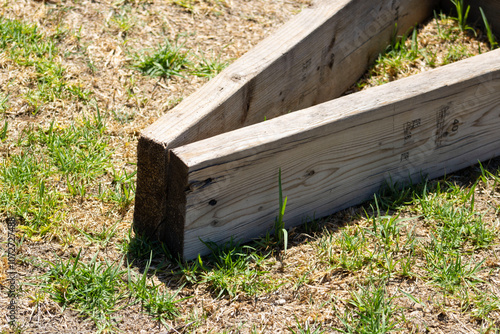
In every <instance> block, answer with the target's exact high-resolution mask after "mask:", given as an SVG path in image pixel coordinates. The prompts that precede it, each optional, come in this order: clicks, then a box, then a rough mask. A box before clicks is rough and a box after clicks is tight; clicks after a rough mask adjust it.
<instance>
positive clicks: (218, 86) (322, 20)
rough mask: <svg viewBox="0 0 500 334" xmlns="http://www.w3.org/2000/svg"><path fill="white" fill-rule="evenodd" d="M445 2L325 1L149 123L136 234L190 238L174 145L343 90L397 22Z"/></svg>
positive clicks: (142, 148)
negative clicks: (171, 219)
mask: <svg viewBox="0 0 500 334" xmlns="http://www.w3.org/2000/svg"><path fill="white" fill-rule="evenodd" d="M438 2H439V1H438V0H381V1H377V2H376V3H375V2H373V1H365V0H336V1H331V0H323V1H320V2H318V3H317V4H316V5H315V6H314V7H312V8H306V9H304V10H303V11H302V12H301V13H300V14H298V15H297V16H296V17H295V18H293V19H292V20H291V21H289V22H288V23H286V24H285V25H284V26H283V27H282V28H280V29H279V30H278V31H277V32H275V33H274V34H273V35H271V36H270V37H268V38H267V39H265V40H264V41H263V42H261V43H260V44H259V45H257V46H256V47H255V48H254V49H252V50H251V51H249V52H248V53H247V54H245V55H244V56H242V57H241V58H240V59H238V60H237V61H236V62H235V63H233V64H232V65H230V66H229V67H228V68H226V69H225V70H224V71H223V72H222V73H221V74H219V75H218V76H217V77H216V78H214V79H212V80H211V81H210V82H209V83H208V84H206V85H205V86H204V87H202V88H201V89H200V90H198V91H197V92H195V93H194V94H192V95H191V96H189V97H188V98H187V99H185V100H184V101H183V102H182V103H180V104H179V105H178V106H177V107H176V108H174V109H173V110H172V111H170V112H168V113H167V114H166V115H164V116H163V117H162V118H160V119H159V120H158V121H157V122H155V123H154V124H153V125H151V126H150V127H148V128H146V129H145V130H144V131H143V132H142V134H141V138H140V139H139V144H138V162H137V191H136V198H135V212H134V228H135V230H136V232H138V233H139V234H142V235H145V236H149V237H152V238H156V239H160V240H162V241H166V242H167V243H168V244H182V240H178V239H177V238H178V237H179V236H181V235H182V234H181V233H179V231H180V230H176V231H175V233H171V232H172V230H171V229H172V228H173V229H177V228H180V227H178V226H177V225H176V226H170V225H169V224H167V223H166V218H167V217H168V216H169V215H172V214H175V212H177V208H176V207H173V208H172V207H171V205H174V204H172V203H173V202H172V201H170V199H169V197H168V193H169V192H170V190H169V185H168V183H169V180H171V179H172V177H171V176H170V175H169V174H170V172H169V150H170V149H172V148H174V147H178V146H180V145H185V144H188V143H191V142H194V141H197V140H201V139H205V138H209V137H211V136H214V135H218V134H221V133H224V132H226V131H231V130H234V129H238V128H241V127H244V126H248V125H251V124H255V123H258V122H260V121H262V120H264V119H265V118H267V119H271V118H274V117H276V116H280V115H283V114H286V113H288V112H290V111H295V110H300V109H303V108H306V107H309V106H312V105H315V104H318V103H321V102H325V101H328V100H330V99H332V98H335V97H338V96H340V95H341V94H342V93H343V92H344V91H345V90H346V89H347V88H348V87H349V86H350V85H352V84H353V83H354V82H356V80H357V79H358V78H359V77H360V76H361V75H362V74H363V73H364V72H365V70H366V69H367V67H368V66H369V64H370V63H371V62H372V61H373V60H374V59H375V57H376V56H377V55H378V54H379V52H381V51H382V50H383V49H384V48H385V47H386V45H387V44H388V42H389V41H390V39H391V36H392V35H393V33H394V27H395V24H396V23H397V27H398V32H397V33H398V34H401V33H404V32H406V31H407V30H408V29H409V28H410V27H412V26H413V25H414V24H416V23H418V22H420V21H421V20H423V19H424V18H426V17H428V16H430V14H431V13H432V9H433V7H434V6H435V5H436V4H437V3H438ZM176 182H177V180H174V185H173V187H176V184H177V183H176ZM172 191H174V190H172ZM174 192H175V191H174ZM175 205H176V204H175Z"/></svg>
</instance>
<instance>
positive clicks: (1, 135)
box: [0, 120, 9, 143]
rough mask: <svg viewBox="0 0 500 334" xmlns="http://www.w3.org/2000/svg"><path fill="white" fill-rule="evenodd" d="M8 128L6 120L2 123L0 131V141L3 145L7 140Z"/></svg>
mask: <svg viewBox="0 0 500 334" xmlns="http://www.w3.org/2000/svg"><path fill="white" fill-rule="evenodd" d="M8 127H9V123H8V122H7V120H6V121H5V122H4V123H3V126H2V128H1V129H0V141H1V142H2V143H3V142H4V141H5V140H6V139H7V129H8Z"/></svg>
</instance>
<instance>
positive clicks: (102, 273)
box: [43, 251, 126, 332]
mask: <svg viewBox="0 0 500 334" xmlns="http://www.w3.org/2000/svg"><path fill="white" fill-rule="evenodd" d="M80 255H81V251H80V252H79V253H78V255H77V256H76V258H75V259H72V260H68V261H66V262H64V261H58V262H55V263H49V265H50V269H49V270H48V272H47V273H46V274H45V275H44V277H43V279H44V281H45V287H44V288H45V291H46V292H47V293H49V295H50V297H51V298H52V299H53V300H54V301H56V302H57V303H59V304H60V305H61V306H62V307H63V310H64V309H65V308H67V307H72V308H74V309H75V310H76V311H77V312H79V313H80V314H81V315H84V316H88V317H90V318H91V319H92V320H93V321H94V322H95V324H96V326H97V328H98V330H99V331H100V332H101V331H103V330H105V329H107V328H110V327H111V328H112V327H113V324H112V323H113V318H112V314H113V313H115V312H116V311H117V310H118V309H119V308H120V307H125V306H126V304H123V303H122V302H124V300H125V297H126V295H125V292H124V291H123V287H124V286H125V282H124V281H123V276H124V274H125V271H124V270H122V269H121V268H120V265H119V264H116V263H114V264H113V263H108V262H106V261H104V262H103V261H97V256H98V254H97V253H96V254H95V255H94V256H93V257H92V259H91V260H90V261H89V262H88V263H85V262H82V261H80Z"/></svg>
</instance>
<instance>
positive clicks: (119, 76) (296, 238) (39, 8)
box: [0, 0, 500, 333]
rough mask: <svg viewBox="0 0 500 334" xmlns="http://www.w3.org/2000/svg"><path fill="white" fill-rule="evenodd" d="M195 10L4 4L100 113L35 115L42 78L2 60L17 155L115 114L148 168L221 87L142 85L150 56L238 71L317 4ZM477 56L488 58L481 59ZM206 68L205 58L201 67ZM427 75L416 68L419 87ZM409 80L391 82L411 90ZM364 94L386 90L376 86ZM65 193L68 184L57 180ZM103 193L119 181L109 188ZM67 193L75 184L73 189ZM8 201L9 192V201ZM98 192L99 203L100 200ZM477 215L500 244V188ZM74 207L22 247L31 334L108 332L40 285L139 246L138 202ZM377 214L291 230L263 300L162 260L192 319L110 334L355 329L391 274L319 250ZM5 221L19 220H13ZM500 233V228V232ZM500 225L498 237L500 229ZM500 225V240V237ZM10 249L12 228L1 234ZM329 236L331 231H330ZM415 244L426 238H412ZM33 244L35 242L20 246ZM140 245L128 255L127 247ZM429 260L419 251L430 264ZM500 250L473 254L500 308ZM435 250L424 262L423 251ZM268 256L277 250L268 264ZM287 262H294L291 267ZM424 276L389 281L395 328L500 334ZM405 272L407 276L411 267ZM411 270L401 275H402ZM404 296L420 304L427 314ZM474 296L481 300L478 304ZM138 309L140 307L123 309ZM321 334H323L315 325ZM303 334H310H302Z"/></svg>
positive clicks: (65, 106) (113, 0) (100, 0)
mask: <svg viewBox="0 0 500 334" xmlns="http://www.w3.org/2000/svg"><path fill="white" fill-rule="evenodd" d="M178 3H188V4H192V7H191V9H189V8H185V7H182V6H181V5H179V4H176V3H174V1H173V0H172V1H169V0H46V1H35V0H0V16H1V17H5V18H8V19H15V20H20V21H23V22H30V23H35V24H36V25H37V26H38V27H39V29H40V31H41V32H42V33H43V34H44V35H45V36H53V37H54V38H55V40H57V43H58V49H59V54H58V61H59V62H60V64H61V65H62V66H63V67H64V68H65V69H66V71H65V73H64V76H65V80H66V81H67V82H68V83H72V84H75V85H77V86H79V87H81V89H82V90H86V91H89V92H91V101H90V102H82V101H80V100H78V99H70V98H58V99H55V100H54V101H51V102H47V103H44V104H43V105H40V106H34V105H32V104H30V103H28V102H27V100H26V93H27V91H28V90H30V89H32V88H33V86H34V82H35V78H36V73H35V70H34V69H33V67H26V66H21V65H19V64H16V63H15V62H13V61H12V60H11V59H9V58H8V57H5V56H4V55H3V54H2V53H0V91H1V92H2V93H3V94H4V95H5V96H8V97H9V101H8V108H7V109H6V110H5V111H4V114H3V117H4V118H5V119H6V120H8V121H9V140H8V141H7V142H5V143H3V142H2V143H1V144H0V145H1V149H0V152H1V153H2V156H3V157H8V156H9V155H11V154H14V153H15V152H17V151H19V150H20V148H19V147H18V146H16V145H15V143H16V140H17V138H19V137H20V136H21V135H22V133H23V130H24V129H26V128H27V127H30V126H34V125H36V126H41V127H44V128H46V127H48V126H50V123H51V121H53V120H57V123H58V124H59V125H61V126H64V125H65V124H70V123H71V122H73V121H74V120H75V119H77V118H78V117H80V116H81V115H92V114H94V113H95V112H96V110H99V111H100V112H101V113H102V114H103V115H105V118H106V123H107V128H106V136H108V137H109V145H110V147H112V148H113V150H114V151H113V154H112V156H111V159H112V162H113V165H114V166H115V167H116V168H117V169H124V170H127V171H129V172H133V171H134V170H135V162H136V144H137V139H138V136H139V133H140V131H141V130H142V129H144V128H145V127H146V126H147V125H149V124H151V123H153V122H154V121H155V120H156V119H157V118H158V117H160V116H161V115H162V114H164V113H166V112H169V110H171V109H172V108H173V106H175V105H176V104H177V103H179V101H181V100H182V99H183V98H185V97H186V96H188V95H189V94H190V93H192V92H194V91H195V90H196V89H197V88H199V87H201V86H202V85H203V84H204V83H206V82H207V80H208V79H206V78H200V77H196V76H186V77H184V78H183V77H178V76H174V77H172V78H170V79H168V80H159V79H158V78H151V77H148V76H145V75H142V74H141V73H139V72H138V71H137V70H136V69H135V68H133V67H132V64H133V62H134V59H135V58H134V57H135V55H136V54H137V53H140V52H143V51H144V50H146V51H147V50H148V49H154V48H156V47H157V46H158V45H161V44H162V43H164V41H165V38H168V39H170V40H171V41H174V40H176V39H178V41H179V42H180V43H181V44H182V45H183V48H184V49H185V50H191V52H193V54H200V52H201V51H203V52H204V53H205V54H207V55H217V56H220V58H221V60H224V61H226V60H227V61H231V60H233V59H236V58H238V57H240V56H241V55H242V54H244V53H245V52H247V51H248V50H249V49H250V48H252V47H253V46H254V45H256V44H257V43H258V42H259V41H261V40H262V39H263V38H265V37H266V36H268V35H269V34H271V33H272V32H273V30H274V29H276V27H279V26H280V25H281V24H283V23H284V22H285V21H286V20H288V19H289V18H290V17H292V16H293V15H295V14H297V13H298V12H299V11H300V10H301V9H302V8H304V7H305V6H309V5H311V3H312V1H309V0H252V1H249V0H222V1H211V0H196V1H184V2H182V1H178ZM424 29H428V30H429V31H428V32H427V35H428V38H427V39H426V42H425V43H426V44H433V43H434V41H433V40H432V38H433V36H435V32H434V31H433V30H432V29H435V27H434V28H433V27H428V28H424ZM470 43H471V44H472V46H471V50H477V45H478V43H482V44H481V45H482V46H483V50H487V45H486V43H485V42H484V39H483V40H480V41H479V42H478V40H477V39H471V41H470ZM471 52H477V51H471ZM192 57H193V58H195V57H194V56H192ZM421 70H428V68H425V67H424V66H421V67H420V68H419V66H418V65H409V67H408V71H407V74H406V75H410V74H414V73H416V72H418V71H421ZM397 77H398V76H394V78H390V80H393V79H397ZM365 80H366V83H365V84H362V85H358V86H357V87H353V90H358V89H360V87H361V86H363V87H365V88H368V86H370V85H372V83H371V81H370V79H368V78H366V79H365ZM487 165H488V167H487V168H488V170H491V171H492V172H494V171H496V170H497V169H498V166H499V165H500V161H499V160H498V159H496V160H493V161H490V162H488V164H487ZM478 175H479V169H478V167H477V166H473V167H471V168H469V169H467V170H464V171H462V172H459V173H457V174H454V175H452V176H449V180H451V181H452V182H455V183H457V184H459V185H463V186H464V187H465V186H467V185H470V184H471V183H473V182H475V181H476V179H477V177H478ZM51 182H54V184H58V183H57V182H59V181H58V180H52V181H51ZM100 182H103V183H105V182H107V183H109V182H110V179H109V176H106V175H105V176H103V177H102V179H101V180H100ZM61 187H63V186H61ZM1 191H6V189H1ZM92 191H96V190H95V189H94V190H92ZM476 194H477V195H476V198H475V201H476V209H477V210H480V211H481V212H482V213H483V214H484V220H485V221H487V222H488V224H490V225H491V226H493V227H494V228H495V229H496V231H497V232H498V224H499V218H498V217H499V216H498V211H499V207H500V206H499V205H500V200H499V198H500V195H499V194H500V193H499V189H498V186H497V185H496V184H482V185H480V186H478V187H477V188H476ZM64 201H65V205H64V207H63V208H62V209H61V210H62V211H63V212H64V217H65V218H64V219H63V221H62V222H61V223H60V224H57V225H56V226H55V227H54V228H53V229H52V230H51V231H50V233H48V234H46V235H44V236H43V237H42V236H37V235H34V236H32V237H29V238H25V240H24V242H23V243H22V245H21V246H20V247H19V248H18V249H17V266H16V270H17V273H18V278H17V280H18V282H20V284H22V291H21V294H20V297H19V299H18V301H17V302H18V322H19V327H18V329H17V330H18V331H20V332H25V333H94V332H97V327H96V324H95V323H94V321H92V320H91V319H89V318H86V317H82V316H81V315H79V314H78V312H77V311H75V310H72V309H71V307H69V308H66V309H63V307H62V306H61V305H60V304H58V303H57V302H55V301H53V300H52V299H51V298H50V296H49V295H48V294H47V293H44V292H43V291H42V290H41V289H40V288H39V286H38V283H39V281H38V277H39V276H41V275H42V274H44V273H45V272H46V271H47V270H48V268H49V265H48V262H54V261H58V260H59V259H62V260H63V261H65V260H67V259H69V258H70V257H74V256H76V255H77V254H78V253H79V252H80V251H81V257H82V261H89V260H90V259H91V258H92V257H93V256H94V255H95V254H96V253H98V259H99V260H102V261H104V260H107V261H110V262H112V261H121V262H122V267H123V268H126V265H127V263H126V260H124V255H125V254H126V253H127V251H124V249H129V253H130V247H131V246H130V245H131V244H132V241H133V240H134V238H133V234H132V235H131V232H130V226H131V222H132V213H133V203H131V204H130V205H127V206H126V207H117V206H116V205H114V204H111V203H108V202H102V201H99V200H97V199H96V198H95V197H92V196H89V197H86V198H83V199H81V198H76V197H71V196H68V197H65V199H64ZM364 210H369V208H368V206H365V207H355V208H351V209H349V210H346V211H343V212H340V213H337V214H335V215H333V216H332V217H330V218H328V219H326V220H324V221H322V222H321V223H320V224H319V225H320V227H318V228H316V229H315V230H310V229H308V230H306V229H294V230H292V231H290V232H289V249H288V251H287V253H286V257H285V258H284V259H282V258H280V255H278V254H274V255H272V256H270V257H268V258H267V259H266V260H265V261H264V262H263V267H264V269H265V270H264V272H265V274H263V277H262V285H263V286H265V288H264V289H263V292H260V293H258V294H256V295H250V294H246V293H243V292H241V293H237V294H236V295H234V296H228V295H223V296H220V297H219V296H218V294H217V293H214V292H213V290H212V289H211V288H210V286H209V285H208V284H207V283H198V284H191V283H190V282H189V281H188V280H187V279H186V277H185V275H183V274H182V273H181V272H180V269H181V268H180V267H179V265H178V264H177V263H176V262H175V261H170V260H169V259H166V258H165V257H162V256H161V255H158V253H157V257H155V258H154V259H153V262H152V267H153V268H155V269H157V272H156V273H155V275H153V276H152V280H153V281H154V282H157V283H159V284H162V286H164V289H165V290H166V291H170V292H173V291H177V290H178V289H180V291H179V295H178V298H186V299H184V300H182V301H180V302H179V303H178V304H177V306H178V308H179V310H180V315H179V316H177V317H175V318H174V319H168V320H166V321H165V322H164V323H161V322H159V321H156V320H155V319H154V317H151V316H150V315H148V314H146V313H145V312H144V310H143V308H142V307H141V304H134V305H131V306H126V307H124V308H123V309H121V310H119V311H117V312H116V313H114V314H113V317H114V318H115V320H113V324H114V326H113V328H111V329H106V330H105V331H117V332H124V333H223V332H224V333H240V332H241V333H290V332H297V333H306V332H307V333H320V332H331V333H334V332H338V331H336V330H335V328H344V327H343V323H342V321H341V320H340V317H339V315H341V314H344V312H345V310H347V309H349V307H350V304H349V300H350V299H351V298H352V295H351V292H352V291H357V290H358V289H359V286H360V284H364V283H366V282H367V280H368V277H369V276H371V275H376V274H377V273H382V272H383V271H384V270H385V269H384V267H383V265H381V264H379V265H375V267H369V268H368V267H363V268H361V269H359V270H344V269H341V268H338V267H334V266H333V267H332V265H331V263H329V262H328V261H325V260H324V258H322V257H320V256H318V254H319V253H318V249H319V248H318V247H319V246H318V241H319V240H321V239H324V238H325V237H327V236H328V233H333V234H335V233H337V232H338V230H339V228H340V227H342V226H359V227H360V228H369V226H370V220H369V219H366V218H363V213H364ZM412 210H413V209H412V206H409V207H408V208H406V209H404V210H403V211H402V213H401V217H413V218H412V219H411V220H409V222H410V223H409V224H408V225H407V226H406V227H404V228H403V229H402V230H401V234H402V235H408V234H409V233H410V227H411V228H412V229H413V230H412V231H414V233H416V235H417V237H418V238H419V240H422V241H425V240H426V238H428V235H429V229H430V227H429V225H428V224H427V222H426V220H424V219H421V218H419V217H418V215H415V213H414V211H412ZM0 212H1V214H0V218H2V220H3V219H4V218H5V217H6V212H4V210H3V209H1V211H0ZM114 224H116V226H117V233H116V234H115V235H114V236H113V237H112V239H111V242H109V243H107V244H106V245H105V246H103V245H102V244H100V243H95V242H89V240H88V239H87V238H85V236H84V234H82V232H81V231H84V232H88V233H90V232H92V231H96V230H101V228H102V227H105V228H110V227H111V226H113V225H114ZM495 224H496V225H495ZM495 226H496V227H495ZM493 227H492V228H493ZM0 231H1V232H0V236H1V238H2V242H4V241H5V239H6V236H7V227H6V226H5V224H2V225H1V228H0ZM325 231H329V232H325ZM412 233H413V232H412ZM18 236H19V237H22V234H21V233H19V234H18ZM127 247H128V248H127ZM418 251H419V250H417V252H418ZM499 251H500V246H499V243H498V237H496V239H495V242H494V243H493V245H492V246H491V247H489V248H486V249H484V250H480V251H476V252H473V251H471V252H470V253H469V258H470V259H471V260H472V261H477V262H479V260H480V259H487V261H486V262H485V269H484V270H483V271H481V272H480V273H479V274H478V275H479V278H481V279H482V281H481V283H478V285H476V287H477V288H479V289H483V291H487V292H488V293H491V294H492V295H493V296H495V295H496V296H500V276H499V275H500V260H499V258H498V255H499ZM420 252H422V250H420ZM265 253H266V252H265V251H264V250H263V251H262V254H265ZM147 258H148V256H142V257H139V256H138V257H136V258H135V260H136V262H135V264H134V266H133V270H135V271H136V272H138V273H140V272H141V271H142V270H143V268H144V264H145V262H146V261H145V260H146V259H147ZM2 259H3V260H2V261H0V283H2V282H3V283H2V286H1V294H0V305H1V309H0V319H1V320H0V326H1V327H0V328H1V329H2V331H3V332H8V331H9V330H8V325H7V309H6V306H4V305H7V303H8V298H7V285H6V284H5V275H6V268H7V265H6V262H5V261H4V259H5V257H2ZM280 260H283V261H280ZM415 261H416V262H415V263H414V264H413V269H412V271H413V273H412V274H411V275H408V276H405V275H400V274H397V273H395V274H394V275H389V276H388V278H387V280H386V282H385V286H386V290H387V291H386V293H387V295H388V296H391V297H392V298H393V299H392V303H393V304H394V305H395V311H394V317H395V319H397V320H398V328H400V331H401V332H404V333H426V332H427V333H480V332H482V333H487V332H491V333H493V332H495V330H497V331H498V328H499V327H500V312H499V310H498V309H499V308H500V303H499V304H498V305H497V306H496V308H495V307H493V308H492V309H491V311H489V312H488V313H487V316H477V317H474V316H472V315H471V314H473V313H471V312H468V311H470V310H471V309H474V307H477V304H478V303H477V302H475V301H473V298H472V293H471V297H470V298H469V297H467V296H465V297H464V296H461V297H460V298H458V297H457V296H455V295H453V294H449V295H447V294H446V293H443V292H442V291H440V290H439V289H437V288H435V287H434V286H432V285H431V284H429V280H427V279H426V277H427V276H428V271H427V270H426V268H425V266H426V262H425V261H424V260H423V256H421V257H417V258H416V260H415ZM400 265H401V264H398V265H397V266H400ZM398 268H399V267H398ZM401 291H404V292H406V293H409V294H411V295H412V296H415V297H416V298H417V299H418V301H419V302H415V301H414V300H411V299H409V298H407V297H406V295H404V294H402V293H401ZM467 293H468V292H467ZM122 304H123V305H124V306H125V305H126V300H124V301H122ZM308 326H309V327H308ZM300 327H302V328H303V329H302V331H300ZM306 327H308V328H309V329H308V330H309V331H306V329H305V328H306Z"/></svg>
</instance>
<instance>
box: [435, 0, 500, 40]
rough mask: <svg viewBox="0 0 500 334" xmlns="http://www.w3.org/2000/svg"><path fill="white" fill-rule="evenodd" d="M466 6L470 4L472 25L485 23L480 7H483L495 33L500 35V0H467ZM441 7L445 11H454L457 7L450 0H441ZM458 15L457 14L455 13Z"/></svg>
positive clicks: (470, 23) (469, 19)
mask: <svg viewBox="0 0 500 334" xmlns="http://www.w3.org/2000/svg"><path fill="white" fill-rule="evenodd" d="M464 4H465V7H466V8H467V6H470V12H469V18H468V24H469V25H471V26H475V25H479V26H484V25H483V18H482V16H481V12H480V11H479V7H481V8H482V9H483V11H484V13H485V15H486V18H487V19H488V23H489V24H490V26H491V27H492V30H493V33H495V34H496V36H497V37H500V1H498V0H465V1H464ZM441 7H442V8H443V11H444V12H445V13H447V14H448V13H452V10H453V9H454V8H455V6H453V4H452V3H451V1H450V0H441ZM453 15H456V14H453Z"/></svg>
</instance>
